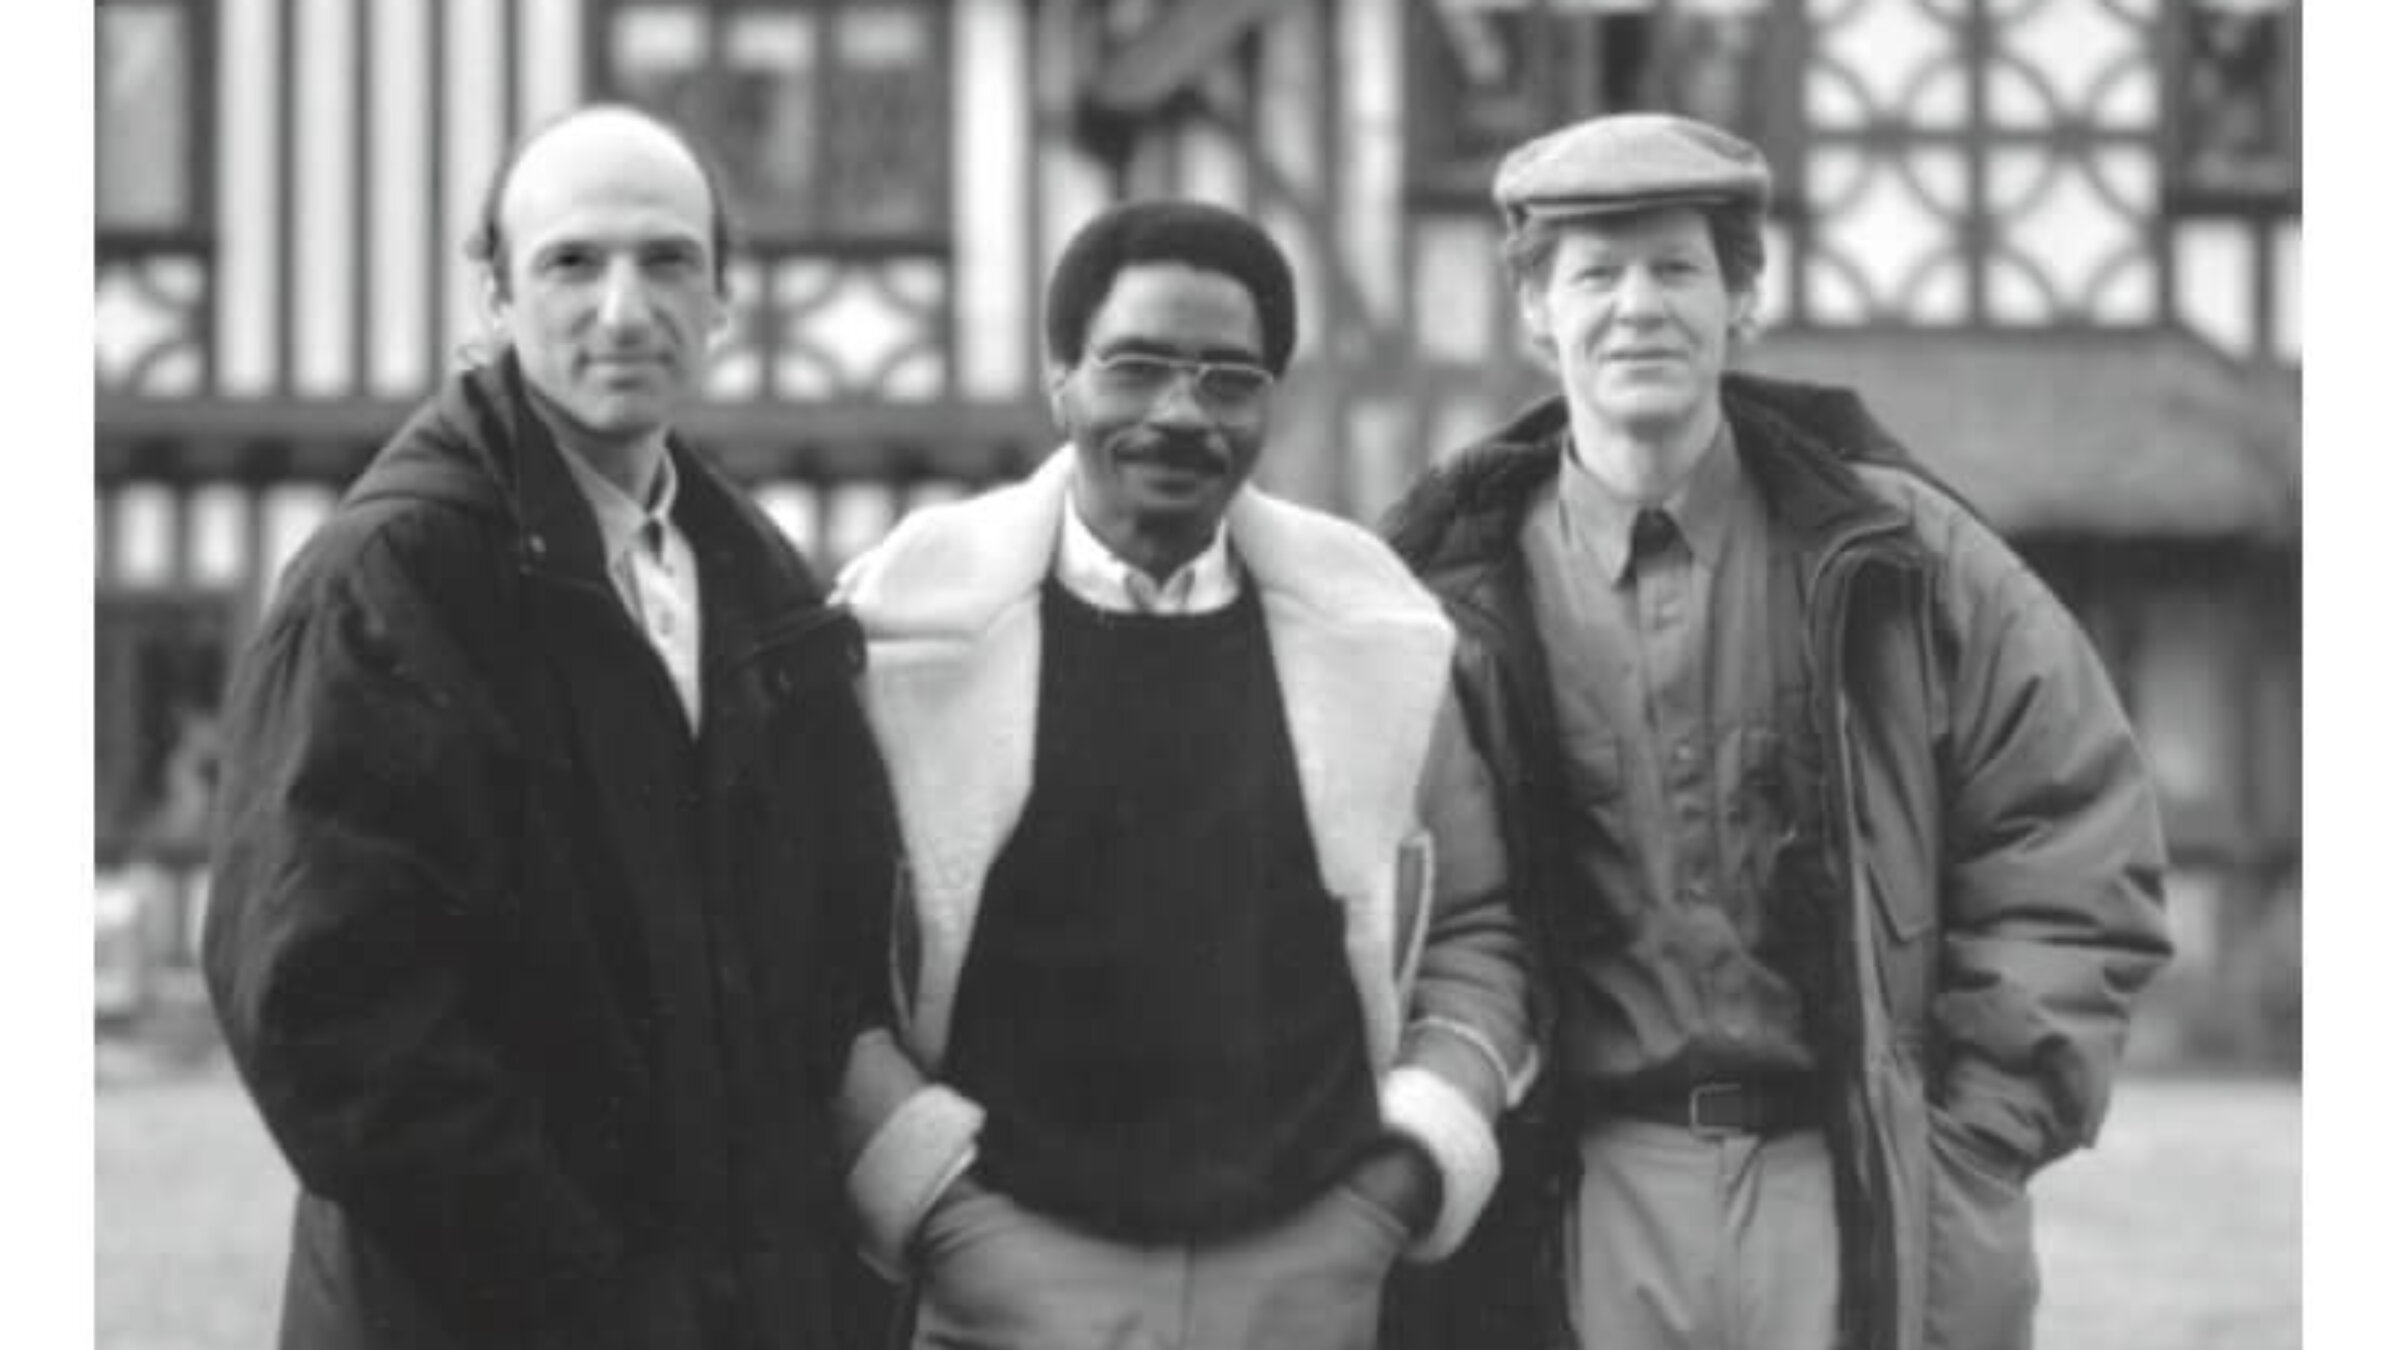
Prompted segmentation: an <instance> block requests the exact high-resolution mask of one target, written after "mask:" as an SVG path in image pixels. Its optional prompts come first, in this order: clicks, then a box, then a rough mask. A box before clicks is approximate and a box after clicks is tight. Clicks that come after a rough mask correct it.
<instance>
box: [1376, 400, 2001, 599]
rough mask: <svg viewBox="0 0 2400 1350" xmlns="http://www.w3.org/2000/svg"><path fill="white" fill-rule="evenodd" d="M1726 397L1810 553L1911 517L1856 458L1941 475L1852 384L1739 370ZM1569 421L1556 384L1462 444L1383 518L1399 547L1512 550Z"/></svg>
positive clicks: (1410, 552) (1434, 564)
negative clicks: (1918, 457) (1876, 415)
mask: <svg viewBox="0 0 2400 1350" xmlns="http://www.w3.org/2000/svg"><path fill="white" fill-rule="evenodd" d="M1721 397H1722V398H1723V399H1724V402H1725V416H1726V421H1727V423H1728V424H1729V425H1730V427H1731V428H1732V432H1733V438H1734V445H1735V448H1736V449H1737V450H1738V451H1739V452H1740V455H1741V460H1742V466H1743V468H1744V469H1745V470H1747V471H1748V472H1749V474H1750V475H1751V479H1752V481H1753V482H1754V483H1756V484H1757V486H1758V490H1759V493H1760V495H1761V497H1763V498H1764V499H1765V501H1766V503H1767V509H1768V511H1769V513H1770V514H1771V515H1772V516H1774V518H1775V519H1776V521H1777V523H1778V524H1779V525H1781V526H1782V527H1784V528H1785V529H1787V530H1789V531H1790V532H1791V533H1792V536H1793V537H1794V538H1795V539H1796V540H1797V541H1798V542H1799V543H1800V546H1801V548H1802V549H1803V551H1804V552H1806V553H1808V554H1810V555H1812V556H1813V555H1815V554H1817V553H1819V552H1820V551H1822V550H1824V549H1828V548H1831V547H1834V546H1836V545H1837V544H1839V543H1840V542H1841V541H1843V540H1845V539H1848V538H1853V537H1856V536H1857V535H1859V534H1862V533H1874V532H1877V531H1881V530H1888V529H1892V528H1896V527H1898V526H1899V525H1901V524H1903V523H1904V520H1905V517H1904V516H1903V515H1902V513H1901V512H1900V511H1899V510H1898V509H1897V508H1895V507H1894V506H1892V505H1891V504H1890V503H1889V502H1887V501H1885V500H1884V499H1883V498H1882V497H1881V496H1879V495H1878V494H1877V493H1876V492H1875V491H1874V489H1873V488H1871V487H1870V486H1868V484H1867V482H1866V480H1865V479H1864V478H1862V477H1861V476H1860V473H1859V470H1858V467H1857V466H1859V465H1861V464H1878V465H1887V466H1891V467H1894V468H1899V469H1903V470H1905V471H1907V472H1910V473H1913V474H1916V475H1917V476H1919V477H1922V478H1925V479H1927V480H1929V481H1932V482H1934V484H1935V485H1936V486H1937V487H1943V485H1942V484H1940V482H1939V480H1938V479H1934V478H1933V476H1932V475H1931V474H1930V473H1929V472H1928V471H1927V470H1926V469H1925V468H1924V467H1923V465H1922V464H1920V463H1919V462H1918V461H1917V460H1916V459H1915V458H1914V456H1913V455H1911V454H1910V452H1909V451H1908V449H1907V448H1906V447H1905V446H1903V445H1902V444H1901V443H1900V442H1899V440H1898V439H1897V438H1895V437H1894V436H1893V435H1892V434H1891V433H1890V432H1889V431H1887V430H1885V428H1884V427H1883V425H1882V424H1881V423H1879V422H1877V421H1876V420H1875V418H1874V416H1873V415H1872V414H1870V413H1869V412H1868V411H1867V409H1866V405H1865V404H1864V403H1862V402H1861V401H1860V400H1859V398H1858V396H1857V395H1856V394H1855V393H1853V392H1851V391H1850V390H1847V389H1841V388H1835V387H1832V386H1828V385H1814V384H1802V383H1798V382H1795V381H1789V380H1778V379H1772V378H1769V377H1766V376H1761V375H1752V374H1746V373H1740V372H1736V373H1732V374H1728V375H1727V376H1726V377H1725V381H1724V385H1723V388H1722V392H1721ZM1566 428H1567V408H1566V400H1565V399H1564V398H1563V397H1561V396H1558V395H1555V394H1554V395H1551V396H1549V397H1547V398H1544V399H1541V400H1539V401H1537V402H1535V403H1533V404H1531V405H1529V406H1527V407H1526V408H1524V409H1523V410H1521V411H1520V412H1518V413H1517V414H1516V415H1515V416H1513V417H1511V418H1510V419H1509V420H1508V421H1507V422H1506V423H1504V424H1502V426H1501V427H1500V428H1499V429H1498V430H1497V431H1495V432H1493V433H1492V434H1491V435H1489V436H1487V437H1486V438H1484V439H1483V440H1482V441H1480V442H1478V443H1477V444H1475V445H1473V446H1470V447H1469V448H1468V449H1466V450H1465V451H1463V452H1461V453H1459V454H1458V455H1456V456H1453V457H1452V458H1451V459H1450V461H1449V462H1448V463H1446V464H1445V465H1444V466H1443V467H1442V468H1440V469H1438V470H1436V471H1434V472H1433V473H1431V474H1429V475H1427V476H1426V477H1425V478H1424V479H1423V480H1422V481H1420V482H1419V483H1418V485H1417V486H1416V487H1415V488H1414V489H1412V490H1411V491H1410V492H1409V494H1408V496H1407V497H1406V498H1404V499H1403V500H1402V501H1401V502H1400V503H1399V505H1397V506H1395V507H1394V508H1393V509H1392V511H1391V513H1390V515H1388V516H1387V517H1386V518H1385V522H1384V529H1385V533H1386V534H1387V535H1389V536H1390V538H1391V540H1392V545H1393V547H1394V549H1396V550H1397V551H1398V552H1399V553H1400V555H1401V556H1402V557H1404V558H1406V559H1408V561H1409V563H1410V564H1411V565H1412V566H1414V567H1416V568H1417V569H1418V570H1419V571H1430V570H1440V569H1445V568H1450V567H1458V566H1463V565H1470V564H1475V563H1486V562H1489V561H1491V560H1492V559H1494V558H1496V557H1498V556H1501V555H1503V554H1505V553H1507V552H1508V551H1510V550H1512V549H1513V548H1514V547H1515V543H1516V535H1517V529H1518V527H1519V525H1520V524H1521V523H1522V521H1523V519H1524V514H1525V511H1526V509H1527V508H1528V507H1529V506H1530V505H1531V504H1532V501H1533V498H1534V494H1535V492H1536V491H1537V490H1538V489H1539V488H1540V487H1541V486H1542V485H1543V484H1544V483H1547V482H1549V481H1550V480H1551V479H1552V478H1553V477H1555V476H1556V475H1557V473H1558V471H1559V466H1560V463H1561V457H1562V456H1563V455H1564V454H1565V443H1566V442H1565V437H1566ZM1943 490H1944V491H1948V489H1947V488H1946V487H1943ZM1951 495H1953V496H1955V495H1956V494H1955V493H1953V494H1951Z"/></svg>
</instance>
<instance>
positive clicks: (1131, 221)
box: [1042, 201, 1294, 375]
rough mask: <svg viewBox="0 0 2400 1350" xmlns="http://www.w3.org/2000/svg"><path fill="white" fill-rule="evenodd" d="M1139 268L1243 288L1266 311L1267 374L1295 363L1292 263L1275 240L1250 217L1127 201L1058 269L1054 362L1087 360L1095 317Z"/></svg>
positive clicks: (1196, 206) (1052, 293)
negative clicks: (1174, 267)
mask: <svg viewBox="0 0 2400 1350" xmlns="http://www.w3.org/2000/svg"><path fill="white" fill-rule="evenodd" d="M1138 263H1181V264H1183V265H1184V266H1186V267H1191V268H1195V269H1198V270H1200V271H1204V272H1218V273H1222V274H1223V275H1225V276H1229V277H1231V278H1233V279H1234V280H1235V281H1237V282H1240V283H1241V285H1242V288H1243V289H1244V290H1246V291H1248V292H1249V293H1250V300H1251V303H1252V304H1254V305H1256V306H1257V308H1258V327H1259V335H1260V337H1261V339H1262V340H1263V342H1264V343H1265V347H1266V350H1265V352H1264V353H1263V356H1264V358H1265V360H1266V363H1267V368H1268V369H1269V370H1271V371H1273V372H1274V373H1275V374H1277V375H1281V374H1283V371H1284V367H1285V366H1286V365H1288V364H1290V362H1291V359H1292V327H1293V321H1294V320H1293V300H1292V265H1291V263H1290V262H1289V261H1288V260H1287V259H1285V257H1284V256H1283V249H1282V248H1281V247H1279V246H1278V245H1277V244H1276V243H1275V240H1274V238H1273V237H1272V236H1270V235H1269V234H1268V233H1267V232H1266V231H1265V230H1263V229H1260V228H1259V227H1258V225H1257V224H1256V223H1255V222H1253V221H1251V220H1250V219H1249V218H1247V217H1245V216H1242V215H1238V214H1236V213H1235V212H1232V211H1228V210H1226V209H1225V208H1223V207H1221V206H1211V205H1208V204H1207V203H1205V202H1192V201H1140V202H1126V203H1123V204H1121V205H1118V206H1113V207H1110V208H1109V209H1108V210H1106V211H1103V212H1101V213H1100V214H1099V215H1097V216H1094V217H1093V218H1092V219H1091V220H1090V221H1088V222H1086V223H1085V225H1084V227H1083V228H1082V229H1080V230H1077V231H1076V232H1075V237H1074V238H1072V239H1070V240H1068V241H1067V247H1066V251H1065V252H1063V253H1061V254H1060V255H1059V259H1058V265H1057V266H1056V267H1054V268H1052V269H1051V272H1050V287H1049V293H1048V295H1047V296H1046V297H1045V299H1044V301H1043V306H1042V309H1043V314H1042V322H1043V332H1044V335H1045V336H1046V337H1047V339H1048V341H1049V345H1050V358H1051V359H1052V360H1053V361H1056V362H1057V363H1058V364H1060V365H1062V366H1069V365H1073V364H1075V362H1077V361H1079V360H1081V359H1082V358H1083V344H1084V339H1085V337H1086V336H1088V335H1089V333H1090V331H1091V326H1092V315H1093V314H1094V313H1095V312H1097V311H1098V310H1099V308H1100V303H1101V301H1103V300H1105V299H1107V297H1108V292H1109V288H1110V287H1111V286H1113V285H1115V284H1116V280H1117V273H1119V272H1121V271H1123V270H1125V269H1126V268H1127V267H1131V266H1134V265H1135V264H1138Z"/></svg>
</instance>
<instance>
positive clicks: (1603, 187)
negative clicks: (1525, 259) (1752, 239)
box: [1492, 112, 1769, 228]
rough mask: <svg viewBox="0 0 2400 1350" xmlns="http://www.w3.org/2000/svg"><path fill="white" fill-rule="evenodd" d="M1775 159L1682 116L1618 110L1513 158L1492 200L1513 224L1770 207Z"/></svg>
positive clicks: (1539, 140)
mask: <svg viewBox="0 0 2400 1350" xmlns="http://www.w3.org/2000/svg"><path fill="white" fill-rule="evenodd" d="M1768 181H1769V175H1768V171H1767V157H1766V156H1765V155H1764V154H1761V153H1760V152H1759V148H1758V147H1757V146H1755V145H1752V144H1751V143H1750V142H1748V141H1746V140H1743V139H1742V138H1741V137H1739V136H1736V135H1734V134H1733V133H1732V132H1730V131H1726V130H1724V129H1723V128H1721V127H1715V126H1711V125H1710V124H1708V123H1706V122H1698V121H1694V120H1693V119H1691V118H1689V117H1678V116H1675V115H1674V114H1672V113H1657V112H1638V113H1610V114H1608V115H1606V116H1602V117H1594V118H1591V119H1589V120H1588V121H1582V122H1577V123H1575V124H1574V125H1572V126H1567V127H1561V128H1559V129H1558V130H1556V131H1553V132H1550V133H1548V134H1546V135H1542V136H1537V137H1535V138H1534V139H1532V140H1530V141H1527V142H1525V143H1524V144H1523V145H1520V146H1518V147H1517V148H1516V149H1514V150H1511V151H1509V152H1508V155H1507V157H1506V158H1504V159H1502V160H1501V161H1500V168H1499V171H1498V172H1497V173H1494V174H1493V175H1492V200H1493V201H1494V202H1496V203H1497V204H1498V205H1499V207H1500V214H1501V215H1502V216H1504V217H1506V218H1507V220H1508V223H1509V226H1510V227H1511V228H1514V227H1516V226H1517V225H1519V224H1521V223H1523V222H1524V221H1525V219H1526V218H1527V217H1535V218H1541V219H1553V220H1555V219H1561V218H1565V217H1569V216H1600V215H1610V214H1614V213H1617V212H1624V211H1648V210H1654V209H1656V208H1658V207H1661V206H1697V205H1705V204H1708V203H1714V202H1739V203H1744V204H1747V205H1751V206H1764V205H1765V204H1766V200H1767V185H1768Z"/></svg>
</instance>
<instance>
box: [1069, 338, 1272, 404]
mask: <svg viewBox="0 0 2400 1350" xmlns="http://www.w3.org/2000/svg"><path fill="white" fill-rule="evenodd" d="M1090 365H1091V368H1092V374H1093V376H1094V378H1095V379H1096V380H1097V381H1098V382H1099V385H1100V388H1101V389H1102V390H1104V391H1106V392H1108V393H1110V394H1113V395H1117V396H1120V397H1124V398H1129V399H1140V400H1143V401H1149V400H1153V399H1156V398H1157V397H1158V396H1159V395H1161V394H1164V393H1166V392H1167V389H1168V388H1169V387H1170V386H1171V385H1173V384H1174V383H1175V381H1176V379H1177V378H1178V377H1179V376H1183V375H1186V374H1188V375H1190V376H1191V377H1192V388H1193V390H1194V391H1196V392H1197V393H1198V395H1199V398H1200V401H1201V402H1202V403H1204V404H1207V405H1208V406H1210V407H1212V408H1216V409H1218V410H1220V411H1225V412H1233V411H1240V410H1243V409H1247V408H1251V407H1254V406H1256V405H1257V403H1258V401H1259V400H1260V399H1263V398H1265V397H1266V396H1267V391H1268V390H1269V389H1272V388H1274V387H1275V376H1274V375H1273V374H1272V373H1271V372H1269V371H1268V370H1267V369H1266V368H1265V367H1264V366H1254V365H1252V364H1250V363H1249V362H1247V361H1186V360H1181V359H1178V358H1176V357H1172V356H1154V355H1151V354H1150V353H1148V352H1117V353H1114V354H1113V355H1109V356H1102V357H1096V358H1093V359H1092V360H1091V362H1090Z"/></svg>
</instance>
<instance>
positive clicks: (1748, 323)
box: [1728, 286, 1764, 346]
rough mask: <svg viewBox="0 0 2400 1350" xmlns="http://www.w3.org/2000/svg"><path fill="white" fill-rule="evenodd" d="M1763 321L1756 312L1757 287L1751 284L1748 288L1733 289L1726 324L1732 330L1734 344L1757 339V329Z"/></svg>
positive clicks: (1739, 344) (1737, 344) (1738, 344)
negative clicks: (1731, 313)
mask: <svg viewBox="0 0 2400 1350" xmlns="http://www.w3.org/2000/svg"><path fill="white" fill-rule="evenodd" d="M1763 323H1764V320H1763V319H1762V318H1761V317H1760V315H1759V312H1758V288H1757V287H1755V286H1753V287H1751V288H1750V289H1748V290H1742V291H1735V292H1734V293H1733V315H1732V318H1731V320H1730V322H1729V324H1728V326H1729V327H1730V328H1731V329H1732V330H1733V342H1734V345H1736V346H1741V345H1743V344H1746V343H1751V342H1755V341H1757V340H1758V330H1759V328H1760V327H1761V326H1762V325H1763Z"/></svg>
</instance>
